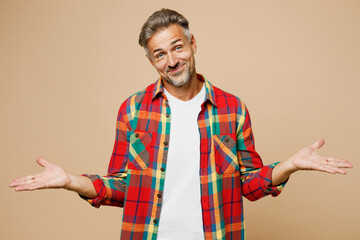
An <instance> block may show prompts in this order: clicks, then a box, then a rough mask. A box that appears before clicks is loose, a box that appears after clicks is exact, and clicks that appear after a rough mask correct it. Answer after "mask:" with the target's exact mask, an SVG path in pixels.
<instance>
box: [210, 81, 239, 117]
mask: <svg viewBox="0 0 360 240" xmlns="http://www.w3.org/2000/svg"><path fill="white" fill-rule="evenodd" d="M213 91H214V96H215V101H216V104H217V106H218V108H235V109H236V110H237V111H239V110H240V111H241V112H243V111H244V110H245V109H246V106H245V103H244V102H243V101H242V100H241V99H240V98H239V97H238V96H235V95H234V94H231V93H228V92H226V91H224V90H222V89H220V88H218V87H215V86H213Z"/></svg>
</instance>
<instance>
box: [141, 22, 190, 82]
mask: <svg viewBox="0 0 360 240" xmlns="http://www.w3.org/2000/svg"><path fill="white" fill-rule="evenodd" d="M147 49H148V52H149V55H150V56H148V58H149V60H150V62H151V64H152V65H153V66H154V67H155V68H156V70H157V71H158V73H159V74H160V75H161V77H162V79H164V80H166V81H167V82H168V83H170V84H172V85H173V86H175V87H181V86H183V85H185V84H186V83H187V82H189V80H190V79H191V77H193V75H194V74H195V73H196V72H195V59H194V53H195V52H196V41H195V38H194V37H193V36H191V41H190V42H189V40H188V38H187V37H186V36H185V34H184V31H183V28H182V27H180V26H179V25H177V24H172V25H170V26H169V27H168V28H165V29H162V30H159V31H158V32H156V33H155V34H154V35H153V36H152V37H151V38H150V39H149V41H148V43H147Z"/></svg>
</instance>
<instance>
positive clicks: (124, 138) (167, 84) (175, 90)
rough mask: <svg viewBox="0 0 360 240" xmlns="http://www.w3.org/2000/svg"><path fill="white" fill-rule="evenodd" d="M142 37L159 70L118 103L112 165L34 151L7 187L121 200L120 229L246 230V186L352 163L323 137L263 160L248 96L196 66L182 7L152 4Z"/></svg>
mask: <svg viewBox="0 0 360 240" xmlns="http://www.w3.org/2000/svg"><path fill="white" fill-rule="evenodd" d="M139 43H140V45H141V46H143V47H144V48H145V51H146V55H147V57H148V59H149V61H150V63H151V64H152V65H153V66H154V67H155V68H156V70H157V71H158V73H159V74H160V78H159V80H158V81H156V82H155V83H154V84H151V85H150V86H148V87H147V88H146V89H145V90H144V91H141V92H138V93H136V94H134V95H132V96H131V97H129V98H128V99H127V100H126V101H125V102H124V103H123V104H122V105H121V107H120V109H119V114H118V118H117V130H116V139H115V144H114V150H113V154H112V157H111V160H110V164H109V169H108V174H107V175H106V176H103V177H102V176H99V175H86V174H85V175H83V176H75V175H72V174H69V173H67V172H65V171H64V170H63V169H62V168H61V167H59V166H57V165H54V164H52V163H49V162H47V161H45V160H44V159H41V158H40V159H37V162H38V163H39V164H40V165H41V166H43V167H45V171H44V172H42V173H40V174H37V175H32V176H27V177H24V178H20V179H16V180H14V181H13V182H12V183H10V187H15V190H17V191H23V190H35V189H44V188H65V189H68V190H72V191H75V192H77V193H78V194H80V196H81V197H82V198H84V199H86V200H87V201H88V202H90V203H91V204H92V205H93V206H95V207H99V206H101V205H112V206H118V207H124V216H123V224H122V232H121V239H196V240H197V239H244V237H245V232H244V224H243V223H244V219H243V205H242V196H244V197H246V198H247V199H249V200H251V201H253V200H257V199H259V198H261V197H264V196H266V195H269V194H271V195H272V196H277V195H278V194H279V193H280V191H281V190H282V189H283V186H284V185H285V183H286V181H287V179H288V178H289V176H290V174H292V173H293V172H296V171H298V170H306V169H308V170H317V171H323V172H328V173H340V174H345V171H344V170H343V169H341V168H351V167H352V166H351V164H350V163H349V162H347V161H346V160H342V159H335V158H327V157H321V156H319V155H318V154H317V153H316V150H317V149H318V148H320V147H321V146H322V145H323V144H324V140H319V141H317V142H316V143H314V144H313V145H311V146H309V147H307V148H304V149H302V150H300V151H299V152H298V153H296V154H295V155H294V156H292V157H291V158H289V159H288V160H285V161H283V162H280V163H274V164H271V165H269V166H264V165H263V163H262V160H261V158H260V156H259V155H258V154H257V152H256V151H255V148H254V139H253V135H252V130H251V123H250V116H249V113H248V111H247V109H246V107H245V105H244V103H243V102H242V101H241V100H240V99H239V98H237V97H235V96H233V95H231V94H229V93H226V92H223V91H222V90H220V89H218V88H216V87H214V86H212V85H211V84H210V82H208V81H207V80H206V79H205V78H204V77H203V76H202V75H201V74H197V73H196V68H195V59H194V54H195V53H196V49H197V44H196V40H195V38H194V36H193V35H192V34H190V32H189V26H188V21H187V20H186V19H185V18H184V17H183V16H182V15H180V14H179V13H177V12H175V11H172V10H169V9H162V10H160V11H157V12H155V13H154V14H153V15H151V16H150V17H149V19H148V20H147V21H146V22H145V24H144V25H143V27H142V30H141V33H140V37H139Z"/></svg>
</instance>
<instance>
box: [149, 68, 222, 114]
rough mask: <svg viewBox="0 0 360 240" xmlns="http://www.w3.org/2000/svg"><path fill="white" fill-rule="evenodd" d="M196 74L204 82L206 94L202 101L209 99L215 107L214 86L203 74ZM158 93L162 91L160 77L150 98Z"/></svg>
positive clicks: (153, 97)
mask: <svg viewBox="0 0 360 240" xmlns="http://www.w3.org/2000/svg"><path fill="white" fill-rule="evenodd" d="M196 76H197V79H198V80H199V81H201V82H204V84H205V90H206V95H205V100H204V102H206V101H210V102H211V103H212V104H213V105H214V106H215V107H217V105H216V101H215V94H214V87H213V86H212V85H211V83H210V82H209V81H208V80H206V79H205V78H204V76H203V75H201V74H199V73H197V74H196ZM160 93H161V94H163V93H164V86H163V84H162V81H161V77H160V78H159V79H158V80H157V81H156V82H155V88H154V90H153V94H152V100H154V99H155V98H156V97H157V96H158V95H160Z"/></svg>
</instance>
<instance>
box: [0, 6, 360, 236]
mask: <svg viewBox="0 0 360 240" xmlns="http://www.w3.org/2000/svg"><path fill="white" fill-rule="evenodd" d="M169 2H170V1H155V2H154V1H142V2H140V1H109V0H107V1H89V0H86V1H85V0H83V1H80V0H77V1H74V0H73V1H70V0H66V1H65V0H62V1H50V0H49V1H46V0H43V1H40V0H36V1H35V0H33V1H27V0H23V1H19V0H1V1H0V81H1V86H0V100H1V101H0V106H1V118H0V119H1V120H0V121H1V122H0V131H1V135H0V146H1V149H0V150H1V151H0V159H1V162H0V164H1V165H0V171H1V172H0V176H1V193H2V194H1V200H0V201H1V204H0V212H1V218H0V226H1V231H0V239H54V240H55V239H119V235H120V225H121V216H122V209H120V208H111V207H101V208H100V209H95V208H92V207H91V206H90V205H88V204H87V203H86V202H84V201H83V200H81V199H80V198H79V197H78V196H77V195H76V194H74V193H71V192H67V191H65V190H45V191H37V192H23V193H16V192H14V191H13V190H12V189H9V188H8V186H7V185H8V183H9V182H10V181H11V180H12V179H13V178H15V177H20V176H23V175H27V174H31V173H35V172H38V171H41V168H40V167H38V166H37V165H36V163H35V162H34V160H35V158H36V157H37V156H43V157H45V158H46V159H48V160H50V161H53V162H55V163H57V164H59V165H61V166H63V167H64V168H66V169H67V170H69V171H70V172H72V173H79V174H80V173H84V172H86V173H100V174H105V173H106V170H107V164H108V161H109V159H110V154H111V151H112V146H113V140H114V133H115V131H114V130H115V120H116V114H117V110H118V107H119V106H120V104H121V102H122V101H124V100H125V98H126V97H128V96H129V95H130V94H132V93H134V92H136V91H139V90H141V89H143V88H145V87H146V86H147V85H148V84H150V83H152V82H154V81H155V80H156V78H157V77H158V75H157V73H156V71H155V70H154V69H153V67H152V66H151V65H150V64H149V62H148V60H147V59H146V58H145V53H144V51H143V49H141V48H140V47H139V46H138V44H137V38H138V34H139V31H140V28H141V25H142V24H143V22H144V21H145V20H146V19H147V17H148V16H149V15H150V14H151V13H152V12H154V11H156V10H158V9H160V8H162V7H168V8H173V9H175V10H177V11H179V12H180V13H182V14H183V15H184V16H185V17H187V18H188V20H189V21H190V30H191V31H192V32H193V33H194V35H195V37H196V39H197V41H198V52H197V54H196V61H197V70H198V72H200V73H203V74H204V75H205V76H206V77H207V79H208V80H209V81H210V82H212V83H213V84H214V85H216V86H218V87H220V88H222V89H223V90H225V91H229V92H231V93H233V94H235V95H238V96H240V97H241V98H242V99H243V100H244V101H245V102H246V104H247V106H248V108H249V109H250V112H251V117H252V121H253V128H254V133H255V138H256V143H257V150H258V152H259V153H260V154H261V155H262V157H263V160H264V162H265V163H271V162H275V161H279V160H284V159H286V158H288V157H289V156H291V155H292V154H293V153H295V152H296V151H297V150H298V149H300V148H302V147H303V146H306V145H309V144H311V143H312V142H314V141H315V140H317V139H318V138H320V137H324V138H325V139H326V141H327V143H326V145H325V147H324V148H323V149H321V151H320V153H321V154H323V155H327V156H335V157H343V158H346V159H349V160H350V161H351V162H352V163H353V164H354V167H355V168H354V169H352V170H350V171H349V173H348V174H347V176H338V175H335V176H332V175H327V174H324V173H313V172H301V173H296V174H295V175H293V176H292V177H291V179H290V181H289V183H288V185H287V186H286V189H285V190H284V192H283V193H282V194H281V195H280V196H279V197H278V198H271V197H267V198H265V199H262V200H260V201H257V202H254V203H250V202H248V201H247V200H246V201H245V204H246V205H245V208H246V209H245V219H246V226H247V236H248V239H249V240H254V239H267V240H272V239H291V240H303V239H328V240H332V239H354V240H355V239H359V238H360V228H359V217H360V207H359V203H360V194H359V180H360V174H359V173H360V170H359V169H360V166H359V162H358V155H359V140H358V137H359V132H360V131H359V130H360V129H359V120H360V111H359V103H360V96H359V90H360V84H359V80H360V2H359V1H356V0H354V1H341V0H338V1H333V0H331V1H330V0H323V1H318V0H317V1H314V0H306V1H286V0H284V1H266V0H262V1H235V0H234V1H220V2H219V1H194V0H191V1H188V0H186V1H173V2H174V3H169ZM176 2H178V3H176Z"/></svg>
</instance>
